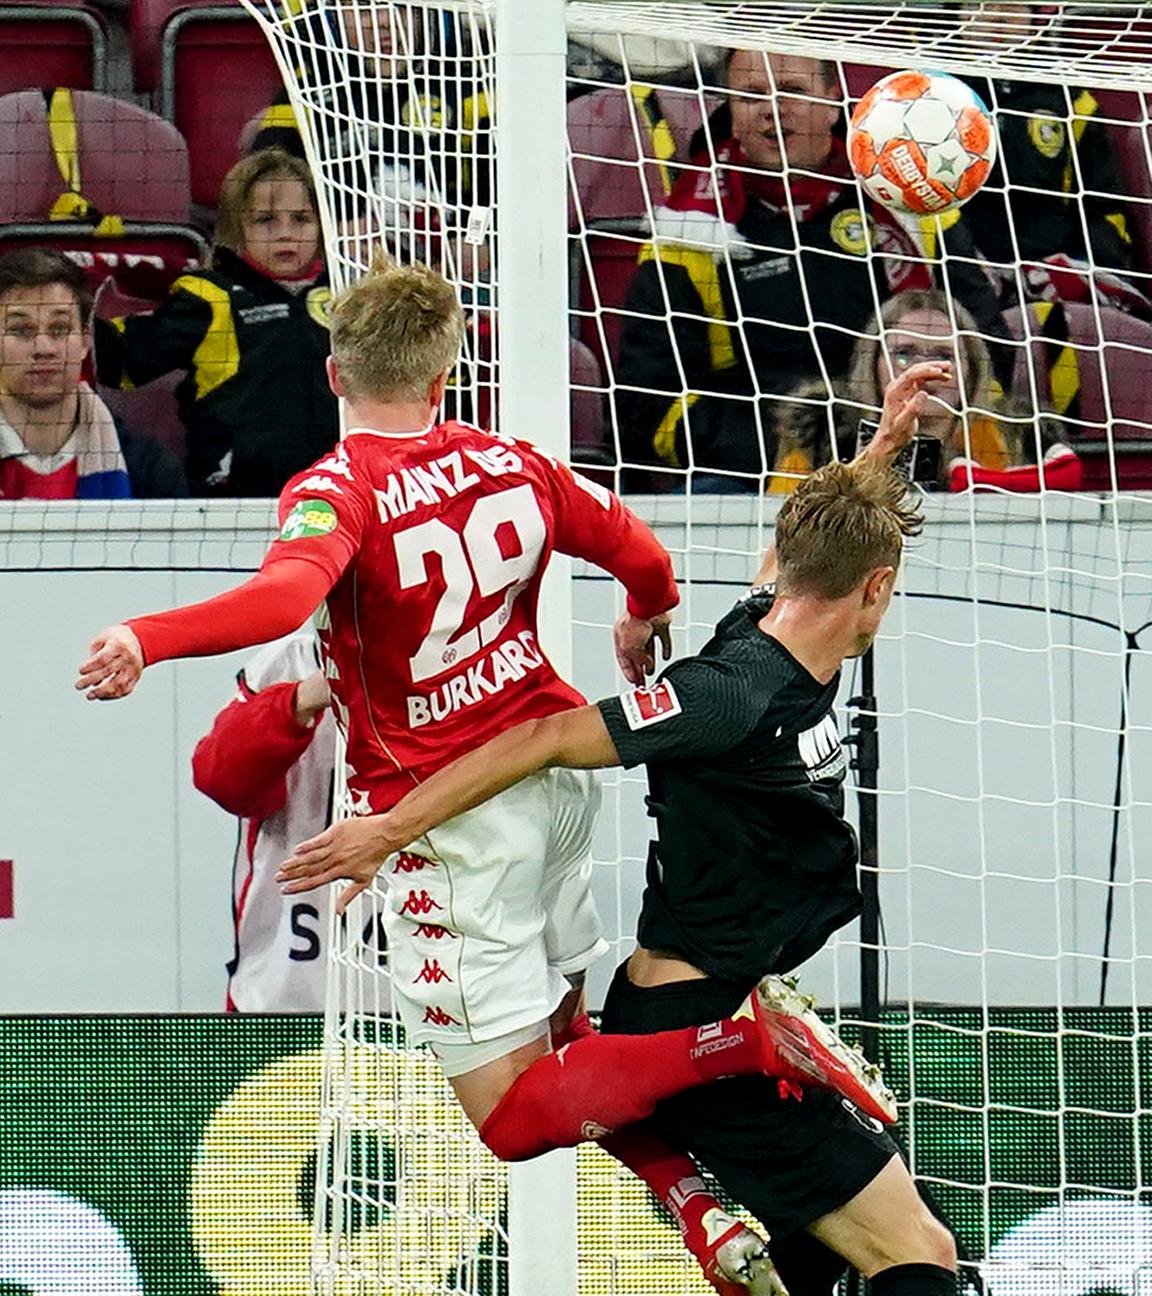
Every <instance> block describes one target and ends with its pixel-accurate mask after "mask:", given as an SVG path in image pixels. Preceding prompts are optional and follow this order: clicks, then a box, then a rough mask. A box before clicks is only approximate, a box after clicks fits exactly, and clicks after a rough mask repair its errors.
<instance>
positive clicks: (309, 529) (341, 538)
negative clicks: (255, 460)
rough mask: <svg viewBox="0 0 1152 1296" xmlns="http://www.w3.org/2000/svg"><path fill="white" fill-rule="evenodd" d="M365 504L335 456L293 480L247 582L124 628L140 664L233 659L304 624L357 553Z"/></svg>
mask: <svg viewBox="0 0 1152 1296" xmlns="http://www.w3.org/2000/svg"><path fill="white" fill-rule="evenodd" d="M325 464H331V465H339V468H340V473H342V474H343V476H341V477H340V479H339V480H337V474H334V473H325V472H324V471H323V468H324V466H325ZM370 500H371V492H370V490H367V489H360V488H359V486H358V484H357V482H356V481H355V478H354V477H353V475H352V469H351V467H350V466H349V464H348V461H347V458H346V457H345V456H344V455H342V454H341V453H340V452H339V451H337V452H336V453H335V454H333V455H332V456H331V458H330V459H329V460H325V461H322V462H321V463H320V464H318V465H316V466H315V467H314V468H310V469H306V470H305V471H304V472H302V473H299V474H298V475H297V476H296V477H294V478H293V479H292V480H291V481H290V482H289V483H288V485H287V486H285V487H284V490H283V491H282V492H281V495H280V505H279V517H280V534H279V536H278V537H277V538H276V540H275V541H274V542H273V544H272V547H271V549H269V550H268V553H267V554H266V555H265V558H264V563H263V566H262V567H261V569H260V571H259V572H258V573H257V574H256V575H255V576H254V577H253V578H252V579H251V580H249V581H245V583H244V584H243V585H241V586H239V587H238V588H236V589H234V590H228V591H227V592H226V593H224V594H219V595H217V596H216V597H215V598H212V599H207V600H205V601H204V602H203V603H194V604H192V605H191V606H189V607H183V608H176V609H175V610H173V611H171V612H159V613H156V614H155V615H153V616H146V617H136V618H134V619H133V620H131V621H129V622H128V625H129V626H130V627H131V628H132V630H133V631H135V633H136V637H137V638H138V639H139V640H140V647H141V649H142V651H143V653H144V661H145V663H146V664H148V665H150V666H151V665H153V664H155V663H156V662H159V661H167V660H170V659H172V658H176V657H207V656H212V655H214V654H216V653H224V652H233V651H234V650H235V649H237V648H249V647H251V646H252V645H253V644H260V643H269V642H270V641H271V640H273V639H278V638H280V636H281V635H286V634H290V633H291V632H292V631H293V630H295V629H297V628H298V627H299V626H301V625H303V623H304V622H305V621H306V620H307V619H308V618H309V617H310V616H311V615H312V613H313V612H315V611H316V608H317V607H318V606H319V604H320V603H321V602H322V601H323V600H324V598H325V596H326V595H327V593H328V591H329V590H330V589H331V588H332V586H333V585H335V583H336V582H337V581H338V580H339V579H340V576H341V575H342V574H343V572H344V569H345V568H346V567H347V566H348V564H349V563H350V562H351V561H352V558H353V557H354V555H355V554H356V552H357V550H358V549H359V547H360V539H361V537H362V535H363V532H364V524H365V521H366V519H367V518H368V517H369V516H370V514H369V509H370Z"/></svg>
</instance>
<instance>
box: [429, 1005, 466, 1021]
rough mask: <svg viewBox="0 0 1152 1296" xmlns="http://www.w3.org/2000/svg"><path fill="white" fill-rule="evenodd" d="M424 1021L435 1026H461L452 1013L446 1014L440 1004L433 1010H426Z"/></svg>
mask: <svg viewBox="0 0 1152 1296" xmlns="http://www.w3.org/2000/svg"><path fill="white" fill-rule="evenodd" d="M424 1020H425V1021H426V1022H431V1024H432V1025H433V1026H459V1025H460V1024H461V1023H460V1022H458V1021H457V1020H456V1018H455V1017H453V1016H452V1014H451V1013H450V1012H445V1011H444V1009H443V1008H441V1007H440V1005H439V1004H436V1006H435V1007H433V1008H425V1009H424Z"/></svg>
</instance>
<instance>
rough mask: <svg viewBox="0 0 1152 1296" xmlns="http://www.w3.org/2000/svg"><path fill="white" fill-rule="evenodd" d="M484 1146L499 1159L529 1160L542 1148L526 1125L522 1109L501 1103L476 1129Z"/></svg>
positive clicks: (534, 1134) (536, 1137)
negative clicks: (510, 1107)
mask: <svg viewBox="0 0 1152 1296" xmlns="http://www.w3.org/2000/svg"><path fill="white" fill-rule="evenodd" d="M478 1133H479V1135H480V1139H481V1141H482V1142H483V1144H484V1146H485V1147H486V1148H487V1149H488V1151H489V1152H491V1153H492V1155H493V1156H494V1157H496V1158H497V1159H498V1160H500V1161H530V1160H531V1159H532V1158H533V1157H534V1156H539V1155H540V1153H541V1151H542V1150H546V1149H541V1147H540V1146H539V1140H538V1136H537V1135H536V1133H535V1131H533V1130H532V1129H531V1128H529V1127H528V1126H526V1123H525V1121H524V1113H523V1112H522V1111H511V1110H509V1109H508V1108H507V1107H506V1106H505V1104H504V1103H501V1104H500V1105H499V1106H497V1108H496V1109H495V1111H493V1112H492V1114H491V1115H490V1116H489V1117H488V1119H487V1120H486V1121H485V1122H484V1123H483V1124H482V1125H481V1126H480V1129H479V1130H478Z"/></svg>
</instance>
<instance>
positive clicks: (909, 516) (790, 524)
mask: <svg viewBox="0 0 1152 1296" xmlns="http://www.w3.org/2000/svg"><path fill="white" fill-rule="evenodd" d="M923 525H924V519H923V517H922V516H921V514H920V511H919V508H918V507H917V505H916V503H915V502H914V501H912V500H911V499H910V498H909V495H908V486H907V484H906V483H905V482H904V480H903V479H902V478H900V477H898V476H897V475H896V474H895V473H894V472H890V471H887V470H885V469H881V468H877V467H876V466H875V465H874V464H872V463H871V462H869V461H868V460H860V459H857V460H853V462H851V463H830V464H826V465H825V466H824V467H823V468H820V469H818V470H817V471H816V472H814V473H813V474H812V475H811V476H810V477H806V478H805V479H804V480H803V481H802V482H801V483H800V484H799V486H797V487H796V489H795V490H794V491H793V492H792V494H791V495H789V496H788V498H787V500H785V502H784V504H783V506H782V507H781V509H780V512H779V514H778V515H777V518H776V567H777V578H776V588H777V590H778V591H779V592H780V593H781V594H811V595H815V596H816V597H817V598H826V599H838V598H843V597H844V596H845V595H847V594H849V593H851V592H852V590H854V589H855V588H856V586H857V585H859V584H860V582H861V581H862V580H864V579H865V578H866V577H867V576H868V574H869V573H870V572H872V571H875V570H876V568H878V567H899V565H900V553H901V550H902V548H903V545H904V537H905V536H912V535H918V534H919V532H920V530H921V528H922V527H923Z"/></svg>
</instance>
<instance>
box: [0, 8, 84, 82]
mask: <svg viewBox="0 0 1152 1296" xmlns="http://www.w3.org/2000/svg"><path fill="white" fill-rule="evenodd" d="M107 67H108V38H107V34H106V32H105V28H104V20H103V19H102V18H101V16H100V15H99V14H98V13H95V12H93V10H91V9H88V8H87V7H86V6H85V5H84V4H82V3H81V4H74V5H69V4H64V5H61V4H51V3H41V2H37V0H32V3H21V4H14V5H4V6H3V7H2V8H0V94H8V93H9V92H10V91H12V90H24V89H26V88H27V87H29V86H53V85H56V86H72V87H73V88H75V89H78V90H102V89H103V88H104V85H105V82H106V73H107Z"/></svg>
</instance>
